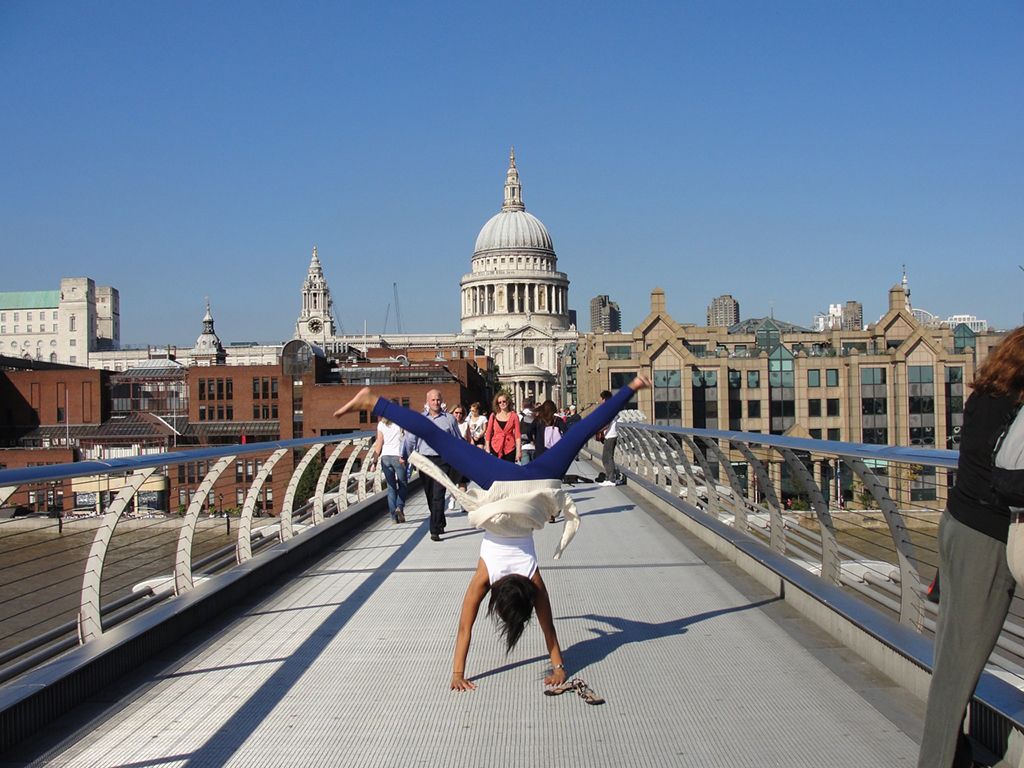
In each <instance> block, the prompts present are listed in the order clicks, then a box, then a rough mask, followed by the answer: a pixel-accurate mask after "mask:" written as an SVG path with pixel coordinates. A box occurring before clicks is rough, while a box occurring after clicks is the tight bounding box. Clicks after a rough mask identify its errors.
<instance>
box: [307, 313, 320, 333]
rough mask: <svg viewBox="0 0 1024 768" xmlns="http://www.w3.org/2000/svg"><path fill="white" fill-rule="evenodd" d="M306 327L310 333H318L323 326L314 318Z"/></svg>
mask: <svg viewBox="0 0 1024 768" xmlns="http://www.w3.org/2000/svg"><path fill="white" fill-rule="evenodd" d="M306 327H307V328H309V332H310V333H320V331H322V330H323V327H324V324H323V323H321V322H320V319H319V318H316V317H314V318H313V319H312V320H310V321H309V323H307V324H306Z"/></svg>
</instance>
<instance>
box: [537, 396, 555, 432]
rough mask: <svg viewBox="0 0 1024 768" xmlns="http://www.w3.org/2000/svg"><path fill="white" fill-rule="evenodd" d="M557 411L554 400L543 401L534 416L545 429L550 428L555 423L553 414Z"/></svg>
mask: <svg viewBox="0 0 1024 768" xmlns="http://www.w3.org/2000/svg"><path fill="white" fill-rule="evenodd" d="M557 411H558V408H557V406H556V405H555V401H554V400H545V401H544V402H543V404H541V406H540V408H538V409H537V410H536V412H535V415H536V416H537V418H538V419H539V420H540V423H541V424H543V425H544V426H546V427H550V426H551V425H552V424H554V423H555V413H556V412H557Z"/></svg>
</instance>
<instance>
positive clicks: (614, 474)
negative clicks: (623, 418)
mask: <svg viewBox="0 0 1024 768" xmlns="http://www.w3.org/2000/svg"><path fill="white" fill-rule="evenodd" d="M611 399H612V393H611V392H609V391H608V390H607V389H606V390H605V391H604V392H602V393H601V401H602V402H604V401H605V400H611ZM618 421H619V415H618V414H615V418H614V419H612V420H611V421H610V422H609V423H608V426H607V427H605V428H604V430H603V431H604V448H603V449H602V450H601V464H603V465H604V480H602V481H601V485H625V482H626V481H625V480H622V481H621V482H620V480H619V473H618V470H616V469H615V443H616V442H618V432H617V430H616V425H617V424H618Z"/></svg>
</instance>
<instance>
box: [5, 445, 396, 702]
mask: <svg viewBox="0 0 1024 768" xmlns="http://www.w3.org/2000/svg"><path fill="white" fill-rule="evenodd" d="M327 447H330V448H331V452H330V456H329V458H327V460H326V462H325V464H324V466H323V469H322V470H321V471H320V472H319V473H318V476H317V481H316V490H315V492H314V495H313V497H312V498H311V500H310V503H309V504H308V508H309V511H308V513H304V514H303V516H302V517H300V518H299V519H305V520H306V521H307V524H308V525H311V526H313V527H315V526H317V525H319V524H322V523H323V522H324V518H325V504H324V497H325V495H327V493H328V487H327V483H328V478H329V476H330V474H331V472H332V469H333V468H334V466H335V465H336V463H337V462H338V460H339V459H340V458H341V457H342V455H343V454H344V453H345V451H346V450H347V451H348V456H347V461H346V463H345V466H344V469H343V471H342V473H341V474H342V477H341V483H340V486H339V488H338V500H337V502H336V504H335V508H336V510H337V511H338V512H340V511H342V510H344V509H345V508H346V507H348V506H349V489H350V481H351V482H352V484H353V486H352V490H353V493H354V495H355V496H356V497H357V498H358V499H360V500H361V499H365V498H366V497H367V496H368V495H369V494H370V493H379V492H380V490H381V487H382V486H381V480H380V478H379V474H380V473H379V472H374V473H368V472H367V462H366V461H365V459H366V457H368V456H369V455H370V454H371V452H372V450H371V437H370V436H369V433H366V432H362V433H355V434H347V435H331V436H322V437H319V438H306V439H301V440H290V441H277V442H268V443H255V444H249V445H233V446H223V447H215V448H199V449H193V450H186V451H177V452H173V453H166V454H156V455H145V456H139V457H132V458H120V459H115V460H111V461H88V462H76V463H73V464H63V465H52V466H37V467H30V468H26V469H13V470H0V504H4V503H6V502H7V501H8V500H9V499H10V498H11V497H12V496H13V495H14V494H15V493H16V492H17V491H18V490H19V489H25V488H27V489H30V490H31V489H32V488H33V487H36V486H38V485H40V484H44V483H53V482H56V481H61V480H68V479H71V478H76V477H88V476H99V477H103V476H106V477H109V478H110V482H109V485H110V489H111V490H112V491H113V490H117V489H119V490H117V493H116V496H115V498H114V500H113V501H112V502H111V504H110V505H109V507H108V508H107V509H106V511H105V514H104V515H103V516H102V518H101V519H100V520H99V522H98V525H96V526H92V525H88V523H87V521H86V522H84V523H83V524H82V525H83V528H82V529H81V530H79V531H77V532H76V533H74V534H71V535H70V538H67V537H68V534H64V535H65V538H67V541H68V543H69V545H70V547H71V548H75V547H78V548H79V550H80V547H81V545H78V544H75V537H77V536H81V534H83V533H86V534H88V535H91V536H92V543H91V545H90V546H89V550H88V555H87V557H86V558H85V560H84V561H82V560H78V561H77V562H78V563H83V562H84V567H82V566H80V567H82V570H79V571H78V573H79V577H78V578H77V579H74V580H75V581H77V583H78V584H80V588H79V589H78V590H77V592H78V594H77V599H76V600H75V603H76V604H77V606H78V608H77V616H74V617H73V620H70V621H69V620H65V619H62V618H61V616H62V615H63V616H67V617H68V618H72V616H73V614H69V613H63V614H62V613H61V612H60V611H62V610H67V609H66V608H65V609H62V608H61V607H60V606H61V605H63V604H65V603H66V602H67V598H72V597H74V595H71V594H68V592H67V591H66V590H65V591H64V592H59V591H56V592H55V591H54V590H59V589H60V585H61V584H62V583H69V582H71V581H72V580H73V579H71V578H69V576H70V575H71V574H69V573H68V568H69V567H71V568H73V567H74V563H75V560H74V559H69V555H70V552H71V549H68V554H65V555H63V556H62V558H61V559H62V561H63V562H62V564H61V566H60V568H62V569H63V571H62V572H61V573H59V574H57V573H56V569H48V570H54V572H55V576H54V578H53V579H52V580H51V582H48V583H46V584H44V585H43V586H42V587H41V588H39V589H40V590H41V591H40V593H38V596H37V597H35V599H33V598H32V597H31V595H36V594H37V593H31V595H24V594H22V595H16V596H15V597H16V598H17V600H18V601H20V603H21V604H23V605H27V607H25V608H22V609H20V610H21V614H24V615H25V616H26V618H25V619H19V618H18V616H19V615H20V614H18V613H13V614H12V613H11V610H19V609H18V608H17V607H16V604H15V603H13V602H12V606H13V607H8V608H7V609H6V610H7V613H5V614H3V615H0V621H3V622H4V628H3V629H4V631H3V633H2V634H0V637H6V638H12V639H13V638H16V637H17V636H18V634H19V633H21V634H22V635H24V634H25V632H26V630H27V629H31V628H32V627H33V626H35V627H38V629H37V630H36V631H35V636H34V637H30V638H29V639H28V640H27V641H25V642H20V643H18V644H17V645H14V644H12V642H11V640H5V641H4V646H3V648H2V649H0V682H3V681H5V680H8V679H11V678H12V677H14V676H15V675H18V674H21V673H23V672H25V671H27V670H29V669H31V668H33V667H35V666H38V665H39V664H42V663H43V662H45V661H47V660H49V659H51V658H53V656H55V655H57V654H59V653H62V652H63V651H65V650H67V649H68V648H69V647H72V646H73V645H75V644H85V643H89V642H90V641H92V640H95V639H96V638H98V637H100V636H101V635H102V634H103V632H104V630H105V629H109V628H110V626H113V624H114V623H119V622H120V621H123V620H124V619H126V618H128V617H130V616H132V615H135V614H137V613H139V612H140V611H143V610H145V609H147V608H148V607H149V606H151V605H154V604H156V603H157V602H159V601H160V600H163V599H166V598H168V597H173V596H182V595H184V594H185V593H187V592H189V591H191V590H192V589H194V587H195V585H196V584H197V583H198V581H201V580H203V578H205V576H203V577H199V578H197V576H196V573H195V569H197V568H201V569H206V570H205V571H204V572H205V573H211V572H215V571H219V570H222V569H223V568H226V567H230V566H231V564H232V563H238V564H240V563H244V562H246V561H248V560H249V559H251V558H252V557H253V540H254V539H258V540H260V541H261V542H270V539H267V538H266V536H265V532H264V535H263V536H262V537H261V534H260V532H255V533H254V531H253V517H254V515H255V513H256V509H257V506H258V503H259V499H260V497H261V496H262V492H263V488H264V486H265V484H266V481H267V480H268V479H269V478H270V476H271V472H272V471H273V469H274V466H275V465H276V464H278V462H279V461H280V459H281V458H282V457H283V456H285V455H286V454H287V453H288V452H289V451H295V450H305V454H304V455H303V457H302V459H301V460H300V461H298V462H297V464H296V466H295V469H294V471H293V472H292V473H291V477H290V478H289V481H288V484H287V491H286V492H285V494H284V498H283V499H282V503H281V507H280V509H279V510H278V520H277V521H276V522H277V531H276V534H277V535H276V537H275V539H276V541H280V542H284V541H287V540H288V539H290V538H292V537H293V536H294V535H295V533H296V530H295V528H294V526H293V519H294V515H295V513H297V512H298V510H295V509H294V503H295V494H296V491H297V488H298V484H299V481H300V479H301V477H302V475H303V473H304V472H305V470H306V469H307V468H308V466H309V465H310V463H311V462H312V461H313V460H314V459H315V458H316V457H317V456H318V455H321V452H323V451H325V450H326V448H327ZM268 454H270V455H269V456H268ZM254 455H260V456H267V458H266V459H264V463H263V464H262V466H261V467H260V470H259V471H258V472H257V474H256V476H255V478H254V479H253V481H252V484H251V486H250V487H249V489H248V492H247V493H246V495H245V499H244V503H243V505H242V510H241V516H240V519H239V521H238V525H237V527H236V530H235V534H236V535H235V543H234V544H233V545H232V546H231V547H230V548H228V547H222V548H220V549H218V550H216V551H214V552H212V554H204V555H202V556H201V557H199V556H197V554H196V552H195V545H196V533H197V526H198V524H199V521H200V518H201V515H202V511H203V508H204V505H205V504H206V502H207V499H208V496H209V494H210V493H211V491H212V490H213V489H214V486H215V484H216V483H217V481H218V479H219V478H220V477H221V476H222V475H223V473H224V471H225V470H227V469H228V468H229V467H230V466H231V464H232V462H234V461H237V460H239V458H240V457H244V456H254ZM360 458H362V459H363V461H362V464H361V466H360V468H359V469H358V471H357V469H356V467H357V462H358V461H359V459H360ZM200 462H210V466H209V469H208V471H207V472H206V474H205V476H203V477H202V480H201V481H200V483H199V485H198V486H197V487H196V489H195V491H194V493H193V495H192V498H191V500H190V502H189V504H188V507H187V509H186V510H185V511H184V513H183V514H182V516H181V517H180V518H176V516H174V517H170V518H168V520H170V521H173V522H178V523H179V526H178V528H177V531H176V533H175V544H174V550H173V552H174V554H173V562H170V563H169V564H168V565H169V566H170V567H169V568H168V574H167V576H166V577H160V578H158V579H149V580H147V579H146V577H145V576H144V575H141V574H140V575H139V576H138V577H137V578H136V579H135V584H136V586H135V588H134V590H132V591H130V592H128V593H127V594H126V595H124V596H123V597H116V598H115V599H111V600H109V601H108V602H107V604H106V605H103V604H101V603H102V601H101V594H102V589H103V585H104V570H105V568H106V567H107V566H109V565H110V564H111V562H112V558H113V557H115V555H114V553H115V551H117V550H121V551H122V553H119V554H118V555H117V557H120V558H122V560H121V562H118V563H117V565H118V568H116V569H115V570H114V571H111V573H114V574H116V575H115V576H111V577H110V578H112V579H116V580H117V581H116V583H121V582H122V580H123V579H124V578H125V577H126V576H127V577H128V579H131V574H132V573H135V571H134V570H129V571H124V566H123V565H122V562H124V563H128V564H129V567H130V568H139V567H140V566H138V565H132V563H133V561H132V560H131V559H130V558H131V557H132V556H133V553H134V556H136V557H138V552H137V549H138V546H139V545H140V544H142V545H145V546H147V547H157V546H159V542H158V539H159V536H158V535H154V534H149V533H147V534H144V535H143V537H142V538H141V539H139V538H138V537H137V538H136V539H133V540H132V541H133V542H134V543H132V544H131V546H128V547H127V548H126V546H123V545H121V546H116V547H112V546H111V542H112V540H113V538H114V533H115V530H116V529H117V526H118V524H119V523H121V522H123V521H124V520H126V519H127V518H128V511H129V509H130V508H131V505H132V502H133V500H134V499H135V498H136V496H137V494H138V492H139V489H140V488H142V486H143V484H144V483H145V482H146V480H147V479H149V478H150V477H151V476H152V475H153V474H154V473H156V472H157V471H158V470H160V471H162V472H166V471H168V469H167V468H169V467H172V466H176V465H179V464H183V463H200ZM304 509H305V508H304ZM179 521H180V522H179ZM62 524H63V521H62V520H59V519H58V520H57V521H54V523H53V524H52V525H51V526H50V527H49V528H46V527H44V526H45V524H44V523H43V522H42V521H37V522H35V523H32V522H31V521H30V522H28V523H24V522H22V521H20V520H9V521H4V522H3V523H0V525H8V526H9V527H10V529H12V530H14V531H15V532H14V533H11V534H8V535H7V536H6V537H5V538H8V539H14V537H16V536H20V537H22V538H23V539H24V540H25V541H26V542H27V543H25V544H23V545H20V546H19V545H18V543H17V542H19V541H20V540H21V539H14V543H12V544H10V545H9V551H11V552H12V553H13V552H18V551H19V550H23V551H25V552H26V553H28V552H32V551H34V550H33V548H34V547H37V546H38V542H39V539H40V535H39V534H40V533H43V534H46V532H47V531H50V530H52V531H53V534H46V535H47V536H49V535H53V536H56V535H60V534H61V532H62V531H63V530H64V527H66V526H67V525H69V524H63V527H62ZM86 525H88V527H85V526H86ZM132 525H133V528H132V529H131V530H137V531H142V530H145V529H147V528H150V529H152V530H155V531H157V532H158V533H159V530H161V529H162V528H165V527H166V525H167V522H161V521H157V522H154V523H151V524H148V525H146V526H142V527H141V528H140V527H138V523H133V524H132ZM93 527H95V533H94V534H93V533H92V528H93ZM230 529H231V525H230V523H228V530H229V532H230ZM53 541H64V538H61V539H56V538H54V539H53ZM65 548H66V547H65ZM62 549H63V548H62ZM51 551H52V549H51ZM151 551H152V552H153V556H152V557H146V556H145V555H143V556H142V557H141V558H139V561H142V560H144V561H146V564H147V565H149V564H150V563H154V562H156V550H155V549H153V550H151ZM232 552H233V554H232ZM59 554H60V552H56V553H54V554H53V555H46V557H53V556H54V555H59ZM29 562H30V561H24V560H23V561H22V562H16V563H14V564H15V565H16V566H18V567H21V568H25V567H28V563H29ZM108 570H109V569H108ZM118 570H121V571H124V572H122V573H117V571H118ZM44 572H45V571H44ZM71 573H72V574H73V572H71ZM130 583H131V581H129V582H128V584H129V585H130ZM117 589H122V587H120V586H118V587H117ZM47 590H48V591H47ZM115 594H116V592H115ZM26 599H27V600H28V602H27V603H26ZM9 602H10V599H9ZM48 605H49V606H51V608H50V609H49V615H48V616H44V617H43V618H42V619H36V618H35V617H36V616H37V615H38V614H39V611H40V609H46V607H47V606H48ZM29 616H31V618H28V617H29ZM12 620H13V623H12ZM12 627H13V628H12ZM76 636H77V637H76Z"/></svg>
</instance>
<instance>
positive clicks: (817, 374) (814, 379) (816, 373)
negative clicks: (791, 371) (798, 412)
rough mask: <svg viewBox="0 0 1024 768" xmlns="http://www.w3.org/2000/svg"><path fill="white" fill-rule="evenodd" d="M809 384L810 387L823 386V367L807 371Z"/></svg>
mask: <svg viewBox="0 0 1024 768" xmlns="http://www.w3.org/2000/svg"><path fill="white" fill-rule="evenodd" d="M807 386H808V387H820V386H821V369H819V368H811V369H809V370H808V371H807Z"/></svg>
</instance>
